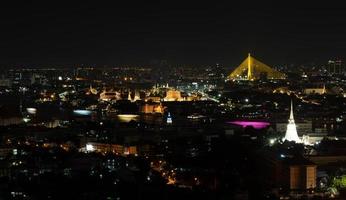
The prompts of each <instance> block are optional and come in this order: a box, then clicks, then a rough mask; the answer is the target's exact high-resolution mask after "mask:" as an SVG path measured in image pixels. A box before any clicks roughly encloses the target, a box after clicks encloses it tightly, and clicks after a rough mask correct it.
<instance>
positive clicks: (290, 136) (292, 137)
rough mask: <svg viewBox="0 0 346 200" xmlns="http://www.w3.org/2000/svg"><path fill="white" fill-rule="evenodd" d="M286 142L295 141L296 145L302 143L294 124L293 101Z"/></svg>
mask: <svg viewBox="0 0 346 200" xmlns="http://www.w3.org/2000/svg"><path fill="white" fill-rule="evenodd" d="M284 140H287V141H294V142H296V143H300V142H301V140H300V139H299V136H298V133H297V127H296V124H295V122H294V116H293V103H292V101H291V111H290V118H289V119H288V124H287V130H286V134H285V137H284Z"/></svg>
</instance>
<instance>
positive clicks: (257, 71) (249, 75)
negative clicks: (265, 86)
mask: <svg viewBox="0 0 346 200" xmlns="http://www.w3.org/2000/svg"><path fill="white" fill-rule="evenodd" d="M263 76H265V77H266V78H267V79H285V78H286V75H285V74H284V73H281V72H279V71H276V70H274V69H272V68H271V67H269V66H268V65H266V64H264V63H262V62H260V61H258V60H257V59H255V58H254V57H252V56H251V55H250V54H249V55H248V57H247V58H246V59H245V60H244V61H243V62H242V63H241V64H240V65H239V66H238V67H237V68H236V69H235V70H234V71H233V72H232V73H231V74H230V75H229V76H228V79H233V80H234V79H236V80H257V79H260V78H261V77H263Z"/></svg>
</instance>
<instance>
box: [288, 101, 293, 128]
mask: <svg viewBox="0 0 346 200" xmlns="http://www.w3.org/2000/svg"><path fill="white" fill-rule="evenodd" d="M288 121H291V122H293V123H294V115H293V101H292V100H291V111H290V118H289V119H288Z"/></svg>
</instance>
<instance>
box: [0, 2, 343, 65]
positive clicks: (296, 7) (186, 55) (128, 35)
mask: <svg viewBox="0 0 346 200" xmlns="http://www.w3.org/2000/svg"><path fill="white" fill-rule="evenodd" d="M115 2H117V1H113V3H110V2H107V3H101V2H100V1H84V2H80V3H67V2H65V3H55V4H54V3H52V2H48V1H44V2H43V1H42V2H37V3H30V2H26V3H22V2H16V4H11V5H9V4H7V5H1V6H0V26H1V29H0V64H1V65H2V66H54V65H65V66H73V65H80V64H85V65H123V64H130V65H136V64H139V65H145V64H148V63H150V62H151V61H153V60H167V61H168V62H169V63H172V64H198V65H204V64H214V63H221V64H223V65H224V66H227V67H229V66H234V65H238V64H239V63H240V62H241V61H242V60H243V59H244V58H245V57H246V55H247V53H248V52H251V53H252V54H253V55H254V56H255V57H256V58H258V59H259V60H262V61H264V62H265V63H268V64H269V65H272V66H275V65H283V64H308V63H318V64H323V63H326V62H327V60H328V59H334V58H341V59H346V8H345V7H343V6H342V5H338V4H336V3H332V1H328V2H327V3H326V5H324V4H316V3H315V2H313V1H311V3H312V2H313V4H307V3H306V4H302V3H296V4H293V3H291V4H286V5H280V4H281V2H279V3H277V4H272V3H267V4H261V5H260V4H258V3H257V4H254V3H252V2H251V1H247V2H245V3H242V4H240V3H237V4H234V3H233V4H231V3H230V2H232V1H229V2H228V3H227V4H226V3H218V4H216V3H213V1H209V2H208V4H207V3H205V4H203V3H201V2H199V1H193V2H192V1H189V3H188V2H186V1H185V2H184V1H181V2H179V1H169V2H171V3H167V2H164V1H162V2H161V3H160V2H152V3H148V2H144V1H141V2H142V3H138V2H136V1H128V3H126V4H124V3H121V4H119V3H118V4H117V3H115ZM325 2H326V1H325ZM335 2H337V1H335ZM341 3H342V2H341Z"/></svg>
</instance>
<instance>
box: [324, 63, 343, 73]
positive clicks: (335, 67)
mask: <svg viewBox="0 0 346 200" xmlns="http://www.w3.org/2000/svg"><path fill="white" fill-rule="evenodd" d="M327 71H328V73H330V74H342V73H343V71H344V70H343V68H342V62H341V60H329V61H328V64H327Z"/></svg>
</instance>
